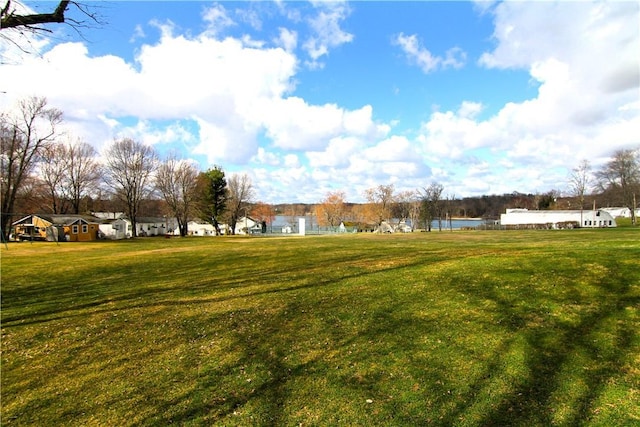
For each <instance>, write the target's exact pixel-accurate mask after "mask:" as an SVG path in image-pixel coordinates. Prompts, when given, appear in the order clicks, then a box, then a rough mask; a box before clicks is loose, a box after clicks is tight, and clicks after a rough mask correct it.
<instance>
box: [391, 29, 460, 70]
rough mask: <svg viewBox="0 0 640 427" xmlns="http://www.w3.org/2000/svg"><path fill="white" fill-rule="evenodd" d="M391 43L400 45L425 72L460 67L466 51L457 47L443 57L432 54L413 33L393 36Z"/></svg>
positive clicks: (408, 56) (410, 58)
mask: <svg viewBox="0 0 640 427" xmlns="http://www.w3.org/2000/svg"><path fill="white" fill-rule="evenodd" d="M393 43H394V44H397V45H398V46H400V48H401V49H402V51H403V52H404V53H405V55H406V56H407V58H409V60H410V61H412V62H415V63H416V64H417V65H418V66H419V67H420V68H421V69H422V71H423V72H424V73H426V74H428V73H431V72H433V71H436V70H439V69H447V68H462V67H463V66H464V64H465V62H466V59H467V54H466V52H465V51H463V50H462V49H460V48H459V47H453V48H451V49H449V50H447V52H446V53H445V56H444V57H441V56H434V55H433V54H432V53H431V52H430V51H429V50H428V49H426V48H425V47H423V46H422V45H421V43H420V42H419V40H418V36H417V35H415V34H412V35H410V36H406V35H404V33H400V34H398V35H397V36H396V37H395V39H394V40H393Z"/></svg>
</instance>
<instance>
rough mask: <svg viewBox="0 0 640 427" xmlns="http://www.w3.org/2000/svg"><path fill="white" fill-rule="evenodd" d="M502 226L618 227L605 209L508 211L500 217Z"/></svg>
mask: <svg viewBox="0 0 640 427" xmlns="http://www.w3.org/2000/svg"><path fill="white" fill-rule="evenodd" d="M500 224H501V225H503V226H506V227H509V228H573V227H586V228H599V227H616V226H617V224H616V220H615V218H614V217H613V216H612V215H611V214H610V213H609V212H607V211H605V210H603V209H596V210H583V211H580V210H564V211H560V210H559V211H530V210H528V209H507V211H506V213H503V214H501V215H500Z"/></svg>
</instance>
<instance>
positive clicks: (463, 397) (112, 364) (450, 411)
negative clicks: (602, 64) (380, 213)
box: [1, 228, 640, 426]
mask: <svg viewBox="0 0 640 427" xmlns="http://www.w3.org/2000/svg"><path fill="white" fill-rule="evenodd" d="M1 256H2V260H1V262H2V264H1V269H2V270H1V274H2V289H1V296H2V312H1V320H2V355H1V356H2V360H1V362H2V364H1V369H2V372H1V374H2V375H1V386H2V388H1V392H2V419H1V423H2V425H7V426H12V425H29V426H33V425H43V426H44V425H46V426H50V425H65V426H74V425H75V426H88V425H104V426H114V425H118V426H126V425H136V426H147V425H158V426H164V425H168V424H180V425H194V426H195V425H216V424H217V425H286V426H288V425H291V426H294V425H295V426H298V425H303V426H308V425H345V426H353V425H362V426H373V425H376V426H384V425H389V426H400V425H443V426H444V425H460V426H480V425H483V426H486V425H511V426H518V425H521V426H535V425H538V426H547V425H578V424H580V425H594V426H595V425H602V426H611V425H638V423H640V336H639V331H640V229H637V228H617V229H596V230H568V231H487V232H484V231H456V232H448V231H447V232H440V233H438V232H434V233H413V234H407V235H372V234H358V235H352V234H350V235H343V236H307V237H286V238H275V237H274V238H260V237H220V238H183V239H162V238H146V239H135V240H130V241H113V242H91V243H60V244H56V243H45V242H34V243H14V244H9V245H8V247H5V246H3V247H2V249H1Z"/></svg>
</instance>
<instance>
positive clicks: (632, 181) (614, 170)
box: [596, 148, 640, 225]
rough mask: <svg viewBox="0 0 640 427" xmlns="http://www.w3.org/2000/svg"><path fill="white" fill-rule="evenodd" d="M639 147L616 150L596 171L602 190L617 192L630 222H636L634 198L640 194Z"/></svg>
mask: <svg viewBox="0 0 640 427" xmlns="http://www.w3.org/2000/svg"><path fill="white" fill-rule="evenodd" d="M639 153H640V148H636V149H624V150H618V151H616V152H615V153H613V157H612V158H611V159H610V160H609V161H608V162H607V163H606V164H605V165H604V166H603V167H602V169H600V171H598V172H597V173H596V177H597V179H598V180H599V185H600V187H601V188H602V189H603V190H606V191H611V192H615V193H618V194H619V197H620V201H621V202H622V204H623V206H625V207H626V208H628V209H629V211H630V212H631V223H632V224H634V225H635V224H636V214H635V210H636V208H637V206H636V204H637V202H636V200H637V196H638V194H640V154H639Z"/></svg>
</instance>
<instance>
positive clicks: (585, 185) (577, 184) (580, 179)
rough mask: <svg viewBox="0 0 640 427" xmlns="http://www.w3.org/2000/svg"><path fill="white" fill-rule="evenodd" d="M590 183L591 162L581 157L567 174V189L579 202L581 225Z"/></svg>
mask: <svg viewBox="0 0 640 427" xmlns="http://www.w3.org/2000/svg"><path fill="white" fill-rule="evenodd" d="M590 185H591V164H590V163H589V160H587V159H583V160H582V161H580V164H578V166H576V167H575V168H573V169H572V171H571V175H570V176H569V190H570V191H571V194H572V195H573V196H575V197H577V198H578V200H579V202H580V225H581V226H582V224H583V220H582V214H583V211H584V199H585V196H586V195H587V192H588V191H589V188H590Z"/></svg>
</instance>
